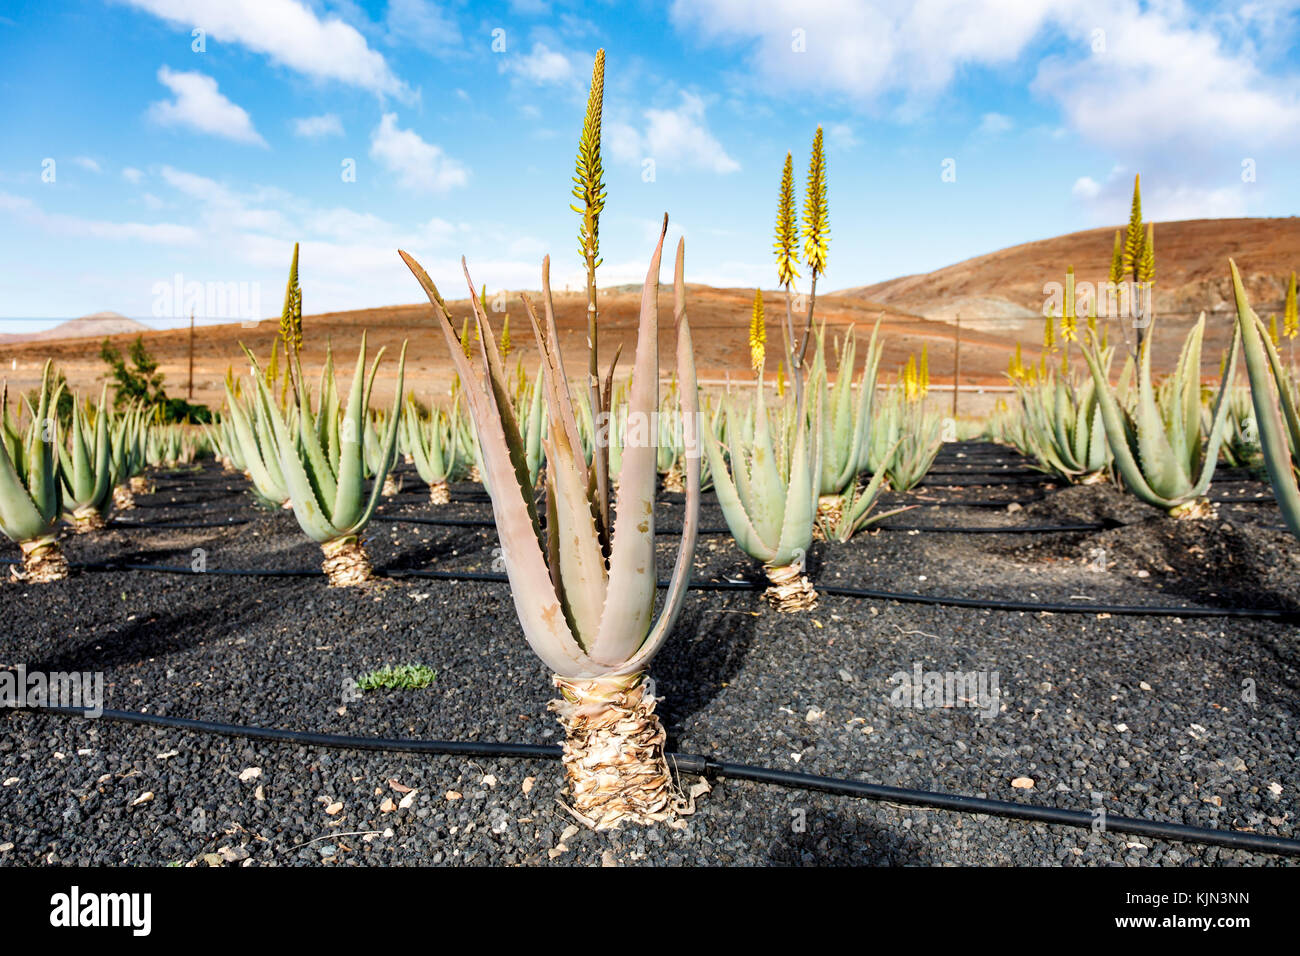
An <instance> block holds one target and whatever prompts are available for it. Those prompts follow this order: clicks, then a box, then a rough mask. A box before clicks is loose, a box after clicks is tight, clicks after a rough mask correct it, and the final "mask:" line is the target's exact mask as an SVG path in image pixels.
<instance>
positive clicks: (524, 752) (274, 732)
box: [21, 707, 1300, 856]
mask: <svg viewBox="0 0 1300 956" xmlns="http://www.w3.org/2000/svg"><path fill="white" fill-rule="evenodd" d="M21 709H23V710H30V711H34V712H40V713H49V714H59V715H61V716H67V717H87V709H86V708H81V707H28V708H21ZM87 719H103V720H116V721H121V722H123V723H129V724H144V725H148V726H153V727H163V728H167V729H171V730H183V731H189V732H192V733H204V734H216V735H219V736H222V737H239V738H243V739H246V740H267V741H272V742H274V743H283V744H293V745H297V746H304V747H329V748H333V749H338V750H373V751H383V752H386V753H416V754H433V755H440V756H452V757H523V758H529V759H534V760H559V759H560V757H561V755H562V753H563V751H562V750H561V748H560V747H558V746H555V745H553V744H551V745H548V744H523V743H510V742H498V741H491V740H482V741H477V740H470V741H461V740H416V739H412V738H400V737H399V738H391V739H390V738H384V737H355V736H348V735H343V734H321V733H313V732H310V731H298V730H283V729H280V728H275V727H247V726H242V725H240V724H226V723H221V722H219V721H213V720H193V719H191V718H188V717H167V716H163V715H160V714H145V713H141V712H139V711H133V710H104V711H103V712H102V714H100V717H99V718H89V717H88V718H87ZM666 756H667V759H668V762H669V763H670V764H671V765H672V766H673V768H674V769H676V770H677V771H678V772H680V773H690V774H697V775H699V776H702V777H713V778H722V779H730V780H746V781H749V782H751V783H768V784H775V785H776V786H780V787H789V788H792V789H797V790H819V791H822V792H823V793H832V794H836V795H839V796H845V797H856V798H859V799H863V800H879V801H882V802H885V803H901V804H907V805H909V806H915V807H926V808H929V809H933V810H950V811H953V812H956V813H983V814H987V815H989V816H995V817H1007V818H1008V819H1013V820H1028V821H1031V822H1034V823H1050V824H1055V825H1057V826H1067V827H1077V828H1080V829H1085V830H1090V829H1094V828H1096V829H1098V830H1100V831H1101V832H1106V833H1129V834H1133V835H1135V836H1145V837H1155V838H1157V839H1161V840H1171V841H1175V842H1181V843H1200V844H1204V845H1207V846H1223V847H1229V848H1231V849H1234V850H1251V851H1254V852H1256V853H1276V854H1281V855H1285V856H1300V840H1293V839H1289V838H1287V837H1279V836H1271V835H1269V834H1266V833H1249V832H1243V831H1239V830H1215V829H1213V828H1209V827H1193V826H1188V825H1186V824H1183V823H1168V822H1162V821H1159V820H1146V819H1142V818H1139V817H1120V816H1113V815H1111V814H1106V815H1105V817H1104V818H1099V817H1097V816H1095V815H1094V814H1093V812H1091V811H1083V810H1065V809H1061V808H1059V807H1043V806H1035V805H1033V804H1028V803H1017V802H1015V801H1012V800H991V799H989V798H987V797H968V796H965V795H963V794H955V793H939V792H936V791H933V790H913V789H910V788H908V787H888V786H884V785H882V784H875V783H864V782H863V781H860V780H843V779H840V778H837V777H820V776H817V775H816V774H810V773H792V772H791V771H788V770H776V769H773V768H770V767H754V766H750V765H748V764H740V763H730V762H728V761H724V760H717V759H715V758H713V757H705V756H699V755H697V754H678V753H669V754H667V755H666Z"/></svg>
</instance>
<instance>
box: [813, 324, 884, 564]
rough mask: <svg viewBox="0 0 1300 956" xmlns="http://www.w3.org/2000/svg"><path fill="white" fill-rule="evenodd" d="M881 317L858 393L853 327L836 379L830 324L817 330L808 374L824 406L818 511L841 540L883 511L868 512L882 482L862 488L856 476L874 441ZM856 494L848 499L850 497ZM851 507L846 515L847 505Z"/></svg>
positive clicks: (822, 522)
mask: <svg viewBox="0 0 1300 956" xmlns="http://www.w3.org/2000/svg"><path fill="white" fill-rule="evenodd" d="M879 330H880V323H879V321H877V323H876V327H875V328H874V329H872V332H871V341H870V343H869V344H868V346H867V356H866V361H865V362H864V363H863V366H862V375H861V377H860V378H859V379H858V382H857V388H858V394H857V397H856V398H855V397H854V395H853V388H854V383H853V371H854V365H855V362H856V358H857V345H856V341H855V338H854V334H853V328H852V327H850V328H849V329H848V330H847V331H846V332H845V333H844V338H843V341H842V342H838V343H837V352H838V359H839V361H838V374H837V376H836V379H835V384H834V386H832V385H831V384H830V381H829V372H828V370H827V365H826V324H825V323H824V322H823V323H822V325H821V327H820V328H819V329H818V330H817V346H816V350H815V351H814V353H813V364H812V370H811V374H810V376H809V390H810V394H813V395H816V396H817V397H818V401H819V402H820V409H821V415H820V419H821V447H822V461H821V473H820V475H819V476H818V495H819V497H818V501H817V512H818V517H819V522H818V524H819V527H820V528H821V529H822V531H823V533H826V532H827V531H829V533H830V535H831V536H832V537H834V538H835V539H836V540H839V541H847V540H848V538H849V537H851V536H852V535H853V534H854V533H855V532H856V531H859V530H861V529H862V528H864V527H866V525H867V524H870V523H871V522H872V521H876V520H879V519H880V518H883V517H885V516H884V515H878V516H876V517H875V518H868V517H867V516H868V513H869V512H870V509H871V507H872V506H873V504H874V502H875V499H876V496H877V495H878V494H879V493H880V490H881V482H879V481H877V482H875V483H874V484H873V483H868V484H867V486H866V488H865V489H864V488H861V487H860V484H859V481H858V476H859V475H860V474H862V472H864V471H865V470H866V469H867V462H868V458H869V452H870V447H871V442H870V434H871V410H872V405H873V402H874V401H875V391H876V376H877V373H878V371H879V368H880V343H879V342H878V341H877V338H876V337H877V333H878V332H879ZM850 498H851V499H852V501H851V502H850V501H849V500H848V499H850ZM846 507H847V508H850V509H851V511H852V512H853V513H852V514H851V515H850V516H849V518H848V520H845V509H846Z"/></svg>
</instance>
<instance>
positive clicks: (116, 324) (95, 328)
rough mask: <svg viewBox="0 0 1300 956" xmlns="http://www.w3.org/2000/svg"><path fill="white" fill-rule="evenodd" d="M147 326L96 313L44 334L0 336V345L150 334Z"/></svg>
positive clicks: (115, 313)
mask: <svg viewBox="0 0 1300 956" xmlns="http://www.w3.org/2000/svg"><path fill="white" fill-rule="evenodd" d="M152 331H153V329H151V328H150V327H149V326H147V325H145V324H144V323H143V322H137V321H136V320H135V319H128V318H127V317H126V316H125V315H122V314H120V313H118V312H96V313H94V314H93V315H83V316H82V317H81V318H79V319H71V320H69V321H67V322H60V323H59V324H58V325H56V326H55V327H54V328H52V329H46V330H45V331H44V332H27V333H23V334H20V335H0V344H13V343H17V342H39V341H43V340H46V339H87V338H103V337H104V336H106V335H125V334H129V333H137V332H152Z"/></svg>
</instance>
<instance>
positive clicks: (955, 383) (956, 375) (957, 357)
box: [952, 312, 961, 421]
mask: <svg viewBox="0 0 1300 956" xmlns="http://www.w3.org/2000/svg"><path fill="white" fill-rule="evenodd" d="M959 388H961V313H960V312H958V313H957V323H956V326H955V328H954V332H953V337H952V418H953V421H956V420H957V390H958V389H959Z"/></svg>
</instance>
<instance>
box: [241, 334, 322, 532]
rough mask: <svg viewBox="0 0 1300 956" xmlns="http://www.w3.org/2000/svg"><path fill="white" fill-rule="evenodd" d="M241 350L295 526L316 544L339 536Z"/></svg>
mask: <svg viewBox="0 0 1300 956" xmlns="http://www.w3.org/2000/svg"><path fill="white" fill-rule="evenodd" d="M244 351H245V352H247V353H248V358H249V361H250V362H251V363H252V365H253V376H252V378H253V383H254V387H255V388H256V389H257V399H258V407H259V409H260V411H261V414H262V416H263V418H264V420H265V421H266V423H267V426H268V428H269V429H270V437H271V442H270V444H271V450H272V453H273V454H274V456H275V458H276V461H278V462H279V465H280V471H281V473H282V474H283V475H284V480H285V486H286V488H287V490H288V492H289V499H290V500H291V501H292V502H293V516H294V518H295V519H297V521H298V527H300V528H302V530H303V533H305V534H306V535H307V536H308V537H309V538H311V539H312V540H313V541H315V542H317V543H318V544H324V543H325V542H327V541H330V540H333V539H335V538H337V537H340V535H339V533H338V529H337V528H336V527H335V526H334V525H333V524H332V523H331V521H330V519H329V516H328V515H327V514H326V513H325V510H324V508H323V507H322V506H321V503H320V502H319V501H318V500H317V499H316V492H315V491H314V490H313V488H312V485H311V481H310V480H309V479H308V477H307V472H306V469H305V468H304V467H303V463H302V460H301V459H300V458H299V457H298V449H297V446H296V443H295V441H294V436H293V432H292V431H291V430H290V428H289V425H288V424H287V423H286V422H285V420H284V417H283V416H282V415H281V414H280V409H279V406H278V405H276V403H275V398H274V397H273V396H272V395H271V390H270V388H269V387H268V386H267V384H266V377H265V376H264V375H262V373H261V370H260V369H259V368H258V365H257V359H256V358H254V357H253V353H252V352H250V351H248V349H245V350H244Z"/></svg>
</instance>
